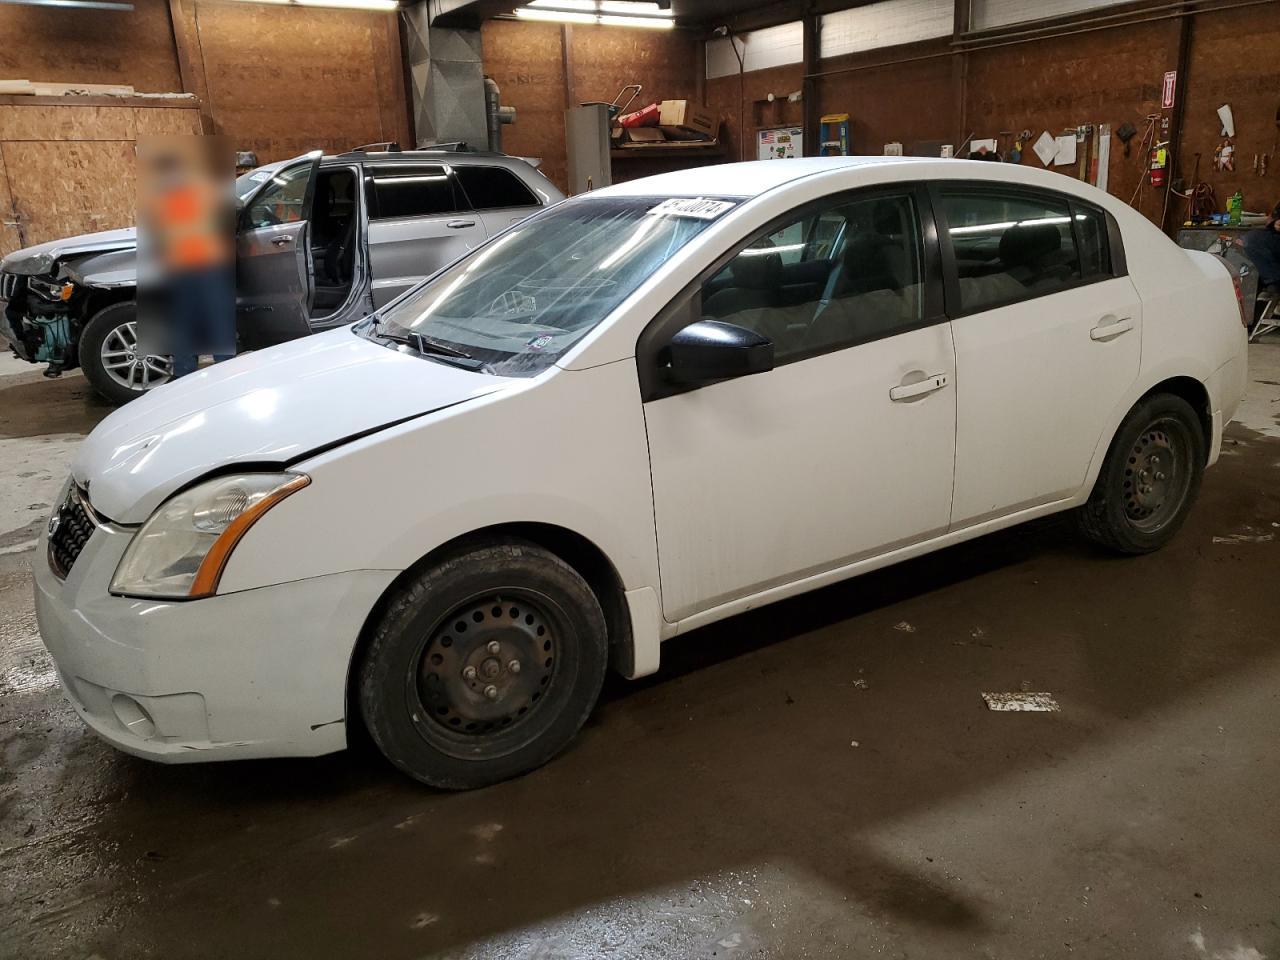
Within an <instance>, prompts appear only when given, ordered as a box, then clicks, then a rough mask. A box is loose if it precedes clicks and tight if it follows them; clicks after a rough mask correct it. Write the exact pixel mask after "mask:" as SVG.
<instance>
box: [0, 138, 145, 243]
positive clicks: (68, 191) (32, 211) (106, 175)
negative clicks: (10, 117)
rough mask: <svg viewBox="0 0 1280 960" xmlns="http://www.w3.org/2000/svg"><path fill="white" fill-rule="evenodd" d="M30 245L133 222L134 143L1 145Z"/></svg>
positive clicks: (47, 142)
mask: <svg viewBox="0 0 1280 960" xmlns="http://www.w3.org/2000/svg"><path fill="white" fill-rule="evenodd" d="M0 150H3V152H4V165H5V169H6V171H7V172H8V178H9V186H10V189H11V190H12V192H13V204H14V207H15V210H16V212H17V215H18V217H19V218H20V219H21V221H22V232H23V237H24V239H25V240H26V242H27V243H28V244H32V243H43V242H44V241H46V240H57V239H58V238H60V237H68V236H74V235H75V234H78V233H89V232H92V231H94V230H110V229H112V228H113V227H124V226H128V225H129V224H131V223H132V222H133V210H134V155H133V144H132V143H129V142H122V141H105V140H97V141H86V142H66V141H11V142H7V143H3V144H0Z"/></svg>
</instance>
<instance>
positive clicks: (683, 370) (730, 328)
mask: <svg viewBox="0 0 1280 960" xmlns="http://www.w3.org/2000/svg"><path fill="white" fill-rule="evenodd" d="M667 351H668V354H669V358H670V366H669V367H668V368H667V376H668V378H669V379H670V380H671V381H672V382H674V383H683V384H689V385H696V384H702V383H712V382H714V381H716V380H729V379H731V378H733V377H744V376H746V375H747V374H751V373H764V372H766V371H768V370H772V369H773V341H772V340H770V339H769V338H768V337H766V336H763V335H762V334H759V333H756V332H755V331H754V330H748V329H746V328H745V327H739V326H737V325H735V324H732V323H725V322H723V321H721V320H698V321H697V322H695V323H691V324H689V325H688V326H687V327H685V328H684V329H683V330H681V331H680V332H679V333H677V334H676V335H675V336H674V337H672V338H671V344H670V345H669V346H668V347H667Z"/></svg>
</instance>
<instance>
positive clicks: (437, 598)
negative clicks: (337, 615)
mask: <svg viewBox="0 0 1280 960" xmlns="http://www.w3.org/2000/svg"><path fill="white" fill-rule="evenodd" d="M607 663H608V637H607V631H606V627H605V619H604V614H603V612H602V611H601V609H600V604H599V601H597V599H596V597H595V594H594V593H592V591H591V588H590V587H589V586H587V584H586V582H585V581H584V580H583V579H582V577H581V576H579V574H578V573H577V571H575V570H574V569H573V568H572V567H570V566H568V565H567V564H566V563H564V562H563V561H562V560H560V559H559V558H558V557H556V556H555V555H554V554H551V553H549V552H547V551H546V550H543V549H542V548H541V547H538V546H535V545H534V544H531V543H527V542H524V541H518V540H511V541H506V542H502V543H497V544H492V545H483V546H476V547H473V548H470V549H466V550H463V551H460V552H458V553H455V554H453V555H451V556H449V557H447V558H445V559H444V560H442V561H441V562H440V563H438V564H436V565H435V566H433V567H431V568H430V569H428V570H426V571H424V572H423V573H421V574H419V575H418V576H417V577H415V578H414V579H413V580H411V581H410V582H409V583H407V584H406V585H405V586H404V587H402V588H401V589H400V590H399V592H398V593H397V595H396V596H395V597H394V598H393V599H392V601H391V603H390V604H389V606H388V608H387V610H386V612H385V614H384V615H383V617H382V619H381V622H380V623H379V624H378V625H377V627H376V629H375V632H374V634H373V636H372V638H371V639H370V642H369V645H368V647H367V648H366V649H365V651H364V654H363V656H362V658H361V661H360V663H359V667H358V670H359V672H358V674H357V676H358V684H359V686H358V697H359V702H360V711H361V715H362V716H363V718H364V722H365V725H366V726H367V727H368V730H369V733H370V735H371V736H372V738H373V740H374V742H375V743H376V744H377V745H378V748H379V749H380V750H381V751H382V752H383V754H384V755H385V756H386V757H387V758H388V759H389V760H391V762H392V763H394V764H395V765H396V766H397V767H399V768H400V769H401V770H403V771H404V772H405V773H407V774H409V776H411V777H414V778H415V779H417V780H420V781H422V782H423V783H426V784H429V785H431V786H434V787H441V788H445V789H451V790H464V789H470V788H474V787H482V786H486V785H488V784H491V783H496V782H498V781H500V780H505V779H507V778H509V777H514V776H517V775H518V774H521V773H525V772H527V771H529V770H532V769H534V768H535V767H538V766H541V765H542V764H544V763H546V762H547V761H548V760H550V759H551V758H552V757H553V756H555V755H556V754H557V753H559V752H560V751H561V750H562V749H563V748H564V747H565V746H567V745H568V743H569V741H570V740H572V739H573V737H574V736H575V735H576V734H577V732H578V729H579V728H580V727H581V726H582V724H583V722H584V721H585V720H586V719H587V716H588V715H589V714H590V713H591V710H592V708H593V707H594V706H595V702H596V698H597V697H598V696H599V694H600V687H601V685H602V683H603V681H604V673H605V667H606V665H607Z"/></svg>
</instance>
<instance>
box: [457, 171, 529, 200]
mask: <svg viewBox="0 0 1280 960" xmlns="http://www.w3.org/2000/svg"><path fill="white" fill-rule="evenodd" d="M453 174H454V176H456V177H457V178H458V180H459V181H460V182H461V183H462V189H463V190H464V191H466V195H467V199H468V200H470V201H471V206H472V208H474V209H476V210H492V209H494V208H496V207H536V206H537V205H538V198H537V197H535V196H534V195H533V193H532V192H531V191H530V190H529V188H528V187H526V186H525V185H524V184H523V183H521V182H520V178H519V177H517V176H516V175H515V174H514V173H512V172H511V171H510V170H504V169H502V168H501V167H463V166H458V167H454V168H453Z"/></svg>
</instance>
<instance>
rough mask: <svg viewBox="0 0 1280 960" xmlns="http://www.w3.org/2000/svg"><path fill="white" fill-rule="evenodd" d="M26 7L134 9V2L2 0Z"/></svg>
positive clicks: (106, 0)
mask: <svg viewBox="0 0 1280 960" xmlns="http://www.w3.org/2000/svg"><path fill="white" fill-rule="evenodd" d="M5 3H7V4H11V5H13V6H26V7H74V8H75V9H77V10H132V9H133V4H132V3H115V2H112V0H0V4H5Z"/></svg>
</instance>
